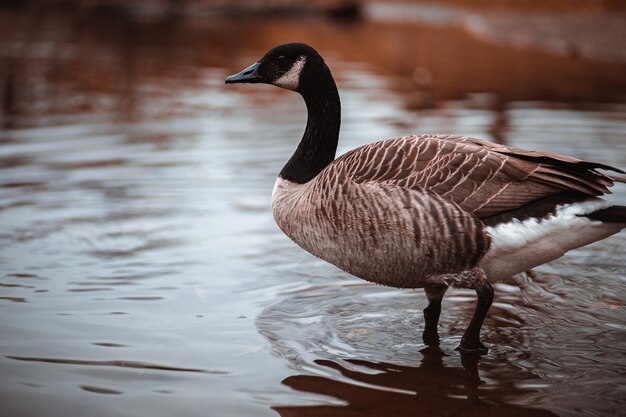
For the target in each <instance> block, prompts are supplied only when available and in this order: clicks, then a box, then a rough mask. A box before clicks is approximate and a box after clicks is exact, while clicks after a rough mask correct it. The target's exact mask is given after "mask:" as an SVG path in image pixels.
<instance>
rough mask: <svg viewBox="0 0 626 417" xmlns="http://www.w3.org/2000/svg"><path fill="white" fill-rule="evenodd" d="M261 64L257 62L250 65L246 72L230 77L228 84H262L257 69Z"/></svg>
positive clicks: (227, 80) (227, 79)
mask: <svg viewBox="0 0 626 417" xmlns="http://www.w3.org/2000/svg"><path fill="white" fill-rule="evenodd" d="M260 65H261V64H260V63H258V62H255V63H254V64H252V65H250V66H249V67H248V68H246V69H245V70H243V71H241V72H238V73H237V74H233V75H231V76H230V77H227V78H226V81H225V83H226V84H236V83H260V82H261V81H262V80H261V77H260V76H259V74H258V73H257V69H258V68H259V66H260Z"/></svg>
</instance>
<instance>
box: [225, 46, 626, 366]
mask: <svg viewBox="0 0 626 417" xmlns="http://www.w3.org/2000/svg"><path fill="white" fill-rule="evenodd" d="M225 82H226V84H235V83H264V84H270V85H275V86H278V87H282V88H284V89H287V90H292V91H295V92H297V93H299V94H300V95H301V96H302V97H303V99H304V102H305V104H306V108H307V112H308V118H307V123H306V128H305V130H304V134H303V136H302V139H301V140H300V143H299V145H298V147H297V148H296V150H295V152H294V154H293V156H292V157H291V158H290V159H289V160H288V162H287V163H286V164H285V166H284V167H283V169H282V170H281V171H280V174H279V175H278V178H277V180H276V183H275V185H274V189H273V191H272V212H273V215H274V219H275V221H276V223H277V224H278V226H279V227H280V229H281V230H282V231H283V232H284V233H285V234H286V235H287V236H288V237H289V238H290V239H291V240H293V241H294V242H295V243H296V244H297V245H299V246H300V247H302V248H303V249H304V250H306V251H308V252H310V253H311V254H313V255H315V256H317V257H319V258H321V259H323V260H325V261H327V262H329V263H331V264H333V265H335V266H337V267H339V268H340V269H342V270H344V271H346V272H348V273H350V274H352V275H354V276H356V277H359V278H362V279H364V280H366V281H370V282H373V283H377V284H382V285H385V286H391V287H398V288H423V289H424V292H425V294H426V298H427V301H428V305H427V307H426V308H425V309H424V311H423V313H424V331H423V339H424V341H425V342H426V344H432V343H436V342H438V340H439V338H438V335H437V326H438V322H439V316H440V313H441V301H442V299H443V297H444V294H445V292H446V290H447V289H448V288H449V287H458V288H468V289H473V290H475V291H476V294H477V303H476V308H475V311H474V314H473V316H472V318H471V320H470V322H469V325H468V326H467V328H466V330H465V332H464V334H463V336H462V338H461V342H460V346H459V349H460V350H461V351H462V352H466V353H473V354H477V355H482V354H485V353H487V352H488V348H487V347H486V346H485V345H484V344H483V343H482V342H481V340H480V330H481V327H482V324H483V321H484V319H485V317H486V315H487V313H488V311H489V308H490V306H491V304H492V301H493V298H494V290H493V287H492V285H491V282H495V281H498V280H501V279H503V278H507V277H510V276H512V275H514V274H517V273H521V272H524V271H527V270H529V269H531V268H533V267H536V266H538V265H541V264H543V263H546V262H549V261H551V260H554V259H557V258H559V257H561V256H562V255H563V254H564V253H565V252H567V251H569V250H572V249H575V248H578V247H581V246H584V245H587V244H590V243H592V242H595V241H598V240H601V239H604V238H607V237H609V236H611V235H613V234H615V233H618V232H619V231H620V230H622V229H623V228H624V227H626V206H612V205H610V204H609V203H608V202H606V201H605V200H603V199H601V198H599V197H598V196H601V195H604V194H608V193H610V191H609V189H608V187H610V186H612V185H614V182H616V181H617V182H626V176H622V175H619V173H621V174H624V171H622V170H620V169H618V168H614V167H611V166H608V165H604V164H600V163H595V162H588V161H583V160H580V159H577V158H573V157H569V156H564V155H559V154H555V153H549V152H539V151H528V150H523V149H518V148H513V147H509V146H504V145H501V144H496V143H492V142H488V141H485V140H480V139H475V138H470V137H463V136H449V135H440V134H426V135H419V136H405V137H399V138H392V139H386V140H381V141H378V142H374V143H371V144H368V145H365V146H361V147H358V148H356V149H353V150H351V151H349V152H347V153H345V154H343V155H341V156H340V157H338V158H336V159H335V153H336V150H337V142H338V138H339V126H340V120H341V106H340V101H339V94H338V91H337V86H336V84H335V81H334V79H333V77H332V75H331V72H330V70H329V68H328V66H327V65H326V63H325V62H324V59H323V58H322V57H321V56H320V55H319V54H318V53H317V51H316V50H315V49H314V48H313V47H311V46H309V45H306V44H303V43H288V44H283V45H278V46H276V47H274V48H272V49H271V50H269V51H268V52H267V53H266V54H265V55H264V56H263V57H262V58H261V59H260V60H259V61H257V62H255V63H254V64H252V65H251V66H249V67H247V68H245V69H244V70H243V71H241V72H239V73H237V74H234V75H231V76H229V77H228V78H226V80H225ZM599 170H603V171H613V172H616V173H618V174H614V175H609V174H606V173H602V172H600V171H599Z"/></svg>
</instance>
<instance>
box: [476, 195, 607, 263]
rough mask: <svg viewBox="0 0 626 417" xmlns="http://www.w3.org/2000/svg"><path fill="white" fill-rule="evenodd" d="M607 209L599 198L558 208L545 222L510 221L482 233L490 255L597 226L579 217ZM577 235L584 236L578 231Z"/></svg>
mask: <svg viewBox="0 0 626 417" xmlns="http://www.w3.org/2000/svg"><path fill="white" fill-rule="evenodd" d="M609 205H610V204H609V203H608V202H606V201H604V200H602V199H600V198H593V199H590V200H586V201H582V202H580V203H574V204H568V205H565V206H561V207H558V208H557V210H556V213H555V214H554V215H551V216H549V217H547V218H545V219H535V218H530V219H526V220H524V221H519V220H517V219H514V220H512V221H510V222H508V223H502V224H499V225H497V226H495V227H487V229H486V231H487V233H489V235H491V238H492V244H491V250H490V252H495V253H497V252H500V251H508V250H512V249H516V248H521V247H523V246H524V245H526V244H527V243H530V242H533V241H537V240H541V239H543V238H545V237H547V236H550V235H552V234H555V233H559V232H562V231H565V230H568V229H572V228H578V227H581V226H589V225H591V224H593V223H597V224H598V225H600V224H602V223H601V222H594V221H592V220H590V219H588V218H587V217H579V215H583V214H589V213H593V212H594V211H597V210H600V209H603V208H606V207H608V206H609ZM581 232H582V233H584V232H583V231H582V230H581Z"/></svg>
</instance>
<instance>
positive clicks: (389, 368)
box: [275, 346, 557, 417]
mask: <svg viewBox="0 0 626 417" xmlns="http://www.w3.org/2000/svg"><path fill="white" fill-rule="evenodd" d="M420 353H421V354H422V359H421V363H420V365H419V366H417V367H409V366H401V365H396V364H389V363H379V362H368V361H361V360H354V359H351V360H348V361H347V362H348V363H349V364H350V365H352V366H351V368H353V369H348V368H345V367H343V366H342V365H341V364H339V363H337V362H333V361H329V360H318V361H316V363H317V365H319V366H321V367H326V368H329V369H332V370H334V371H337V372H338V373H339V374H341V376H343V377H346V378H348V380H347V381H346V380H337V379H336V378H329V377H322V376H315V375H297V376H291V377H289V378H286V379H285V380H284V381H283V384H285V385H287V386H289V387H291V388H293V389H295V390H298V391H306V392H311V393H316V394H321V395H327V396H332V397H336V398H339V399H341V400H343V401H345V402H346V405H345V406H329V405H321V406H304V407H275V410H276V411H277V412H278V413H279V414H280V415H281V416H282V417H296V416H299V417H309V416H317V417H326V416H328V417H330V416H346V417H347V416H372V417H374V416H383V415H390V416H407V417H408V416H415V415H425V416H450V415H463V416H483V417H501V416H520V417H521V416H529V415H532V416H538V417H548V416H556V415H557V414H554V413H551V412H549V411H546V410H541V409H537V408H530V407H522V406H517V405H513V404H511V403H509V402H508V401H515V400H518V401H519V399H520V398H523V397H524V396H525V395H527V394H528V392H530V390H528V389H515V388H513V389H511V387H506V385H505V386H498V384H495V386H491V387H489V388H488V389H481V385H482V384H484V381H481V378H480V376H479V373H478V363H477V361H478V359H477V358H473V359H469V360H468V362H467V363H464V367H460V366H446V365H445V364H444V362H443V360H442V359H443V357H444V353H443V352H442V351H441V349H439V348H438V347H436V346H430V347H426V348H424V349H422V350H421V351H420ZM354 368H356V370H355V369H354ZM483 372H484V371H483ZM487 372H488V370H487ZM333 374H334V373H333ZM490 385H494V383H493V381H492V382H491V383H490Z"/></svg>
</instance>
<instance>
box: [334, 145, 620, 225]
mask: <svg viewBox="0 0 626 417" xmlns="http://www.w3.org/2000/svg"><path fill="white" fill-rule="evenodd" d="M333 166H334V167H333ZM331 167H333V168H331V169H338V170H340V171H343V172H344V173H346V174H347V175H348V176H349V177H351V179H352V180H353V181H355V182H357V183H367V182H376V183H379V184H390V185H391V184H393V185H396V186H399V187H402V188H406V189H412V190H425V191H429V192H432V193H435V194H438V195H439V196H441V197H444V198H445V199H448V200H450V201H453V202H454V203H456V204H458V205H459V206H460V207H461V208H463V209H464V210H467V211H469V212H471V213H474V214H475V215H476V216H477V217H479V218H481V219H484V218H489V217H490V216H496V215H499V214H501V213H506V212H511V211H515V210H517V209H519V208H521V207H524V206H526V205H528V204H529V203H533V202H536V201H541V200H542V199H544V200H545V199H546V198H551V197H555V196H559V198H562V196H564V195H573V196H577V197H578V198H581V197H584V198H587V197H589V196H597V195H602V194H606V193H609V192H610V191H609V190H608V187H610V186H612V185H613V181H614V180H615V181H620V182H624V178H623V177H622V178H620V177H617V176H616V177H609V176H608V175H605V174H602V173H600V172H598V171H597V170H598V169H604V170H612V171H616V172H621V173H623V171H620V170H619V169H617V168H613V167H610V166H607V165H602V164H598V163H594V162H586V161H582V160H579V159H576V158H572V157H568V156H563V155H558V154H554V153H547V152H535V151H526V150H522V149H516V148H511V147H508V146H504V145H498V144H495V143H491V142H487V141H483V140H480V139H474V138H467V137H462V136H441V135H425V136H407V137H403V138H398V139H388V140H384V141H380V142H376V143H373V144H370V145H366V146H363V147H360V148H357V149H354V150H352V151H350V152H348V153H346V154H344V155H342V156H341V157H340V158H338V159H337V160H336V161H335V162H334V163H333V164H332V165H331Z"/></svg>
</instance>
